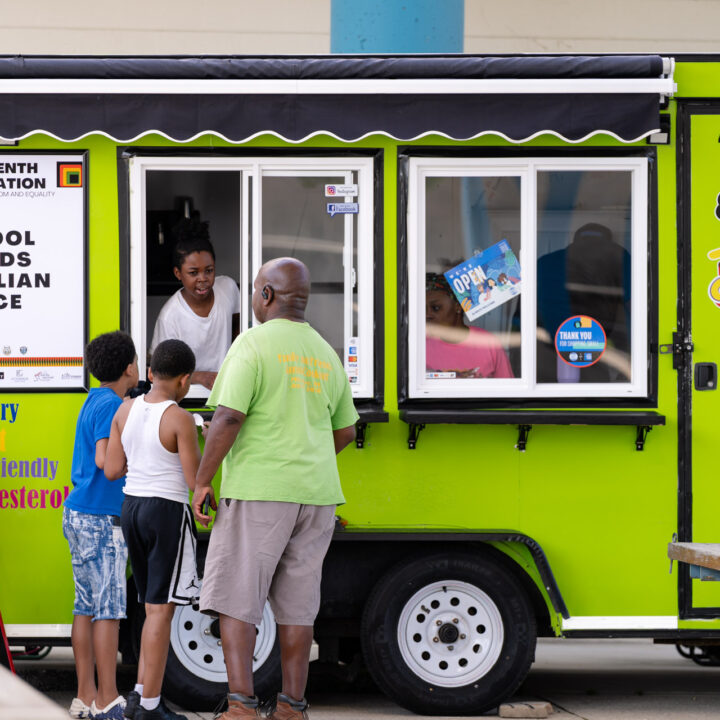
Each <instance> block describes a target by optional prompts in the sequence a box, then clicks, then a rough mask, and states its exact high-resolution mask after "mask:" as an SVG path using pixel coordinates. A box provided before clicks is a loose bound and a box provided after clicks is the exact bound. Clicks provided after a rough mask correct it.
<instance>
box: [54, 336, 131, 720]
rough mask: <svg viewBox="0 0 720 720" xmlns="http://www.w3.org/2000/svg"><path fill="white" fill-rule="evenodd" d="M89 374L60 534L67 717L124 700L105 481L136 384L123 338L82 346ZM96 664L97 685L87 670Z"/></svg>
mask: <svg viewBox="0 0 720 720" xmlns="http://www.w3.org/2000/svg"><path fill="white" fill-rule="evenodd" d="M85 361H86V363H87V366H88V369H89V371H90V372H91V373H92V374H93V375H94V376H95V377H96V378H97V379H98V380H99V381H100V387H99V388H92V389H91V390H90V392H89V394H88V397H87V399H86V400H85V403H84V404H83V406H82V408H81V409H80V414H79V416H78V420H77V427H76V430H75V448H74V450H73V461H72V471H71V478H72V482H73V486H74V487H73V490H72V492H71V493H70V494H69V495H68V497H67V499H66V500H65V508H64V510H63V534H64V535H65V538H66V539H67V541H68V543H69V545H70V554H71V555H72V568H73V579H74V581H75V605H74V607H73V624H72V648H73V655H74V656H75V670H76V672H77V678H78V691H77V697H76V698H75V699H74V700H73V701H72V704H71V705H70V716H71V717H73V718H93V719H94V720H122V717H123V710H124V708H125V699H124V698H123V697H122V696H121V695H120V694H119V693H118V690H117V684H116V679H115V672H116V665H117V652H118V634H119V629H120V620H121V619H122V618H124V617H125V604H126V597H125V592H126V591H125V569H126V566H127V547H126V546H125V541H124V539H123V535H122V528H121V527H120V510H121V507H122V503H123V498H124V495H123V491H122V488H123V484H124V482H123V481H121V482H114V483H111V482H110V481H109V480H107V479H106V478H105V474H104V473H103V467H104V465H105V452H106V450H107V444H108V438H109V437H110V426H111V425H112V419H113V417H114V415H115V411H116V410H117V409H118V407H119V406H120V405H121V404H122V399H123V397H125V394H126V393H127V392H128V390H130V389H131V388H133V387H135V385H137V382H138V366H137V355H136V353H135V346H134V344H133V341H132V339H131V338H130V336H129V335H126V334H125V333H123V332H112V333H106V334H104V335H99V336H98V337H96V338H95V339H94V340H93V341H92V342H90V343H89V344H88V346H87V348H86V349H85ZM96 667H97V679H98V682H97V687H96V686H95V668H96Z"/></svg>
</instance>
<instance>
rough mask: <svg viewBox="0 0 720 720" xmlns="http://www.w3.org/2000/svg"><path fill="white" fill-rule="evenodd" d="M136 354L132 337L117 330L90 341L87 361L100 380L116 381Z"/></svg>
mask: <svg viewBox="0 0 720 720" xmlns="http://www.w3.org/2000/svg"><path fill="white" fill-rule="evenodd" d="M135 354H136V353H135V344H134V343H133V341H132V338H131V337H130V336H129V335H128V334H127V333H124V332H122V331H120V330H117V331H116V332H110V333H104V334H103V335H98V336H97V337H96V338H95V339H94V340H92V341H90V342H89V343H88V345H87V347H86V348H85V362H86V363H87V367H88V370H89V371H90V372H91V373H92V374H93V375H94V376H95V377H96V378H97V379H98V380H99V381H100V382H115V381H116V380H119V379H120V377H121V376H122V374H123V373H124V372H125V370H126V369H127V366H128V365H130V364H131V363H132V361H133V360H134V359H135Z"/></svg>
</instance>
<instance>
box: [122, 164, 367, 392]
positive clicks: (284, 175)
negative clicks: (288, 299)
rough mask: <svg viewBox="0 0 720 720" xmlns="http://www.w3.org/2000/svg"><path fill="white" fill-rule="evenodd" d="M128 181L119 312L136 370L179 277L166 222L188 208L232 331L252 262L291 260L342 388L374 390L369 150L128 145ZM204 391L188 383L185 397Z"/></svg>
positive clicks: (242, 318)
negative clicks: (225, 288)
mask: <svg viewBox="0 0 720 720" xmlns="http://www.w3.org/2000/svg"><path fill="white" fill-rule="evenodd" d="M129 182H130V282H129V295H130V297H129V307H130V312H129V319H130V332H131V334H132V336H133V339H134V341H135V344H136V347H137V349H138V357H139V359H140V374H141V378H145V376H146V362H147V358H148V354H149V351H150V349H151V347H152V342H153V333H154V329H155V326H156V323H157V320H158V316H159V315H160V312H161V310H162V308H163V307H164V306H165V304H166V303H168V301H170V300H171V299H172V298H173V297H174V296H176V294H177V293H178V292H179V291H180V289H181V284H180V282H179V281H178V280H177V278H176V277H175V274H174V273H173V246H174V244H175V242H176V239H177V228H178V227H179V225H181V224H182V222H183V220H184V219H187V218H196V219H198V220H200V221H201V222H206V223H207V224H208V230H209V236H210V240H211V242H212V244H213V246H214V250H215V275H216V280H215V282H216V288H217V287H218V285H217V283H218V276H225V278H229V280H227V279H225V280H223V282H224V283H225V284H227V283H232V284H234V285H235V287H236V288H237V289H238V290H239V300H238V307H236V308H234V309H235V310H236V311H237V313H236V314H237V329H236V331H237V330H239V331H240V332H242V331H244V330H246V329H248V328H249V327H250V326H252V325H253V324H255V323H256V319H255V318H254V316H253V313H252V306H251V302H250V301H251V296H252V283H253V280H254V278H255V276H256V274H257V272H258V269H259V268H260V266H261V265H262V264H263V263H264V262H267V261H268V260H271V259H273V258H276V257H283V256H289V257H294V258H297V259H299V260H302V262H304V263H305V264H306V265H307V266H308V268H309V269H310V275H311V279H312V288H311V295H310V301H309V303H308V307H307V312H306V318H307V320H308V322H309V323H310V324H311V325H312V326H313V327H314V328H315V329H316V330H317V331H318V332H319V333H320V334H321V335H322V336H323V337H324V338H325V339H326V340H327V342H328V343H329V344H330V345H331V346H332V347H333V348H334V349H335V351H336V352H337V353H338V355H339V356H340V358H341V359H342V360H343V363H344V366H345V369H346V372H347V374H348V378H349V380H350V384H351V387H352V391H353V396H354V397H356V398H370V397H372V396H373V275H372V269H373V184H372V183H373V161H372V159H371V158H358V157H343V158H327V157H322V158H309V157H303V158H297V157H294V158H289V157H283V158H279V157H274V158H264V157H213V158H208V157H198V156H183V157H167V156H163V157H154V156H153V157H151V156H142V155H136V156H134V157H132V158H131V159H130V160H129ZM230 289H231V290H232V287H231V288H230ZM232 293H233V294H235V295H237V293H235V291H234V290H232ZM216 297H217V290H216ZM236 331H235V332H236ZM180 339H183V338H182V337H180ZM228 344H229V339H228ZM197 369H199V370H209V371H213V370H217V369H219V368H201V367H198V368H197ZM208 394H209V390H208V388H206V387H204V386H202V385H200V384H195V385H193V386H192V388H191V392H190V394H189V395H188V400H190V401H201V400H203V399H204V398H206V397H207V396H208Z"/></svg>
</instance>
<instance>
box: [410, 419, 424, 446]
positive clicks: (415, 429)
mask: <svg viewBox="0 0 720 720" xmlns="http://www.w3.org/2000/svg"><path fill="white" fill-rule="evenodd" d="M424 429H425V425H422V424H417V423H410V425H409V431H408V448H409V449H410V450H414V449H415V446H416V445H417V441H418V436H419V435H420V431H421V430H424Z"/></svg>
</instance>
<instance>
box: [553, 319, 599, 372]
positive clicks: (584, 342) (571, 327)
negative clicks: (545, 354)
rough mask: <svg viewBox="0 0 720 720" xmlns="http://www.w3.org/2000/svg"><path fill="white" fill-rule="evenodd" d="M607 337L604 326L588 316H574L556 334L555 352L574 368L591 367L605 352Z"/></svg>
mask: <svg viewBox="0 0 720 720" xmlns="http://www.w3.org/2000/svg"><path fill="white" fill-rule="evenodd" d="M606 347H607V337H606V336H605V330H603V327H602V325H601V324H600V323H599V322H598V321H597V320H595V319H594V318H591V317H589V316H588V315H573V317H569V318H568V319H567V320H564V321H563V322H562V324H561V325H560V327H559V328H558V329H557V332H556V333H555V350H556V352H557V354H558V355H559V356H560V358H561V359H562V360H563V361H564V362H566V363H567V364H568V365H572V366H573V367H579V368H583V367H590V365H594V364H595V363H596V362H597V361H598V360H599V359H600V358H601V357H602V354H603V353H604V352H605V348H606Z"/></svg>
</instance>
